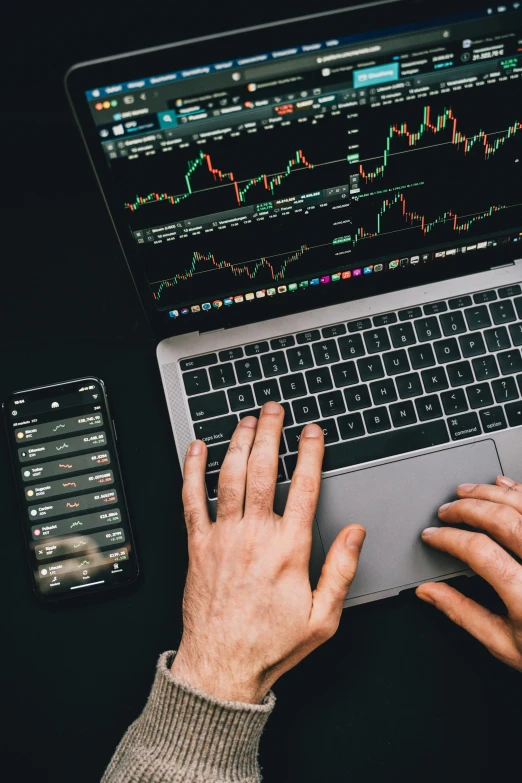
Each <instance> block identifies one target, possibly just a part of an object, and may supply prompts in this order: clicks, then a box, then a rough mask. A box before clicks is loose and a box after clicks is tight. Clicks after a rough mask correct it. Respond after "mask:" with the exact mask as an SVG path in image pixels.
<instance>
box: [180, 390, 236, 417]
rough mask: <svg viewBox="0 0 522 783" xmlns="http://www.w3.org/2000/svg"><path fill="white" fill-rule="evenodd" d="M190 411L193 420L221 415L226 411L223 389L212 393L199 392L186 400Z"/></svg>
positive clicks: (226, 404)
mask: <svg viewBox="0 0 522 783" xmlns="http://www.w3.org/2000/svg"><path fill="white" fill-rule="evenodd" d="M188 403H189V407H190V413H191V415H192V419H193V420H194V421H198V420H199V419H210V418H212V416H222V415H223V414H224V413H228V403H227V398H226V395H225V392H224V391H218V392H213V393H212V394H199V395H198V396H197V397H191V398H190V399H189V401H188Z"/></svg>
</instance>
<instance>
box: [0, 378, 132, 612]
mask: <svg viewBox="0 0 522 783" xmlns="http://www.w3.org/2000/svg"><path fill="white" fill-rule="evenodd" d="M92 381H94V382H95V383H97V384H99V385H100V388H101V389H102V392H103V406H104V413H105V418H106V421H107V426H106V429H108V430H109V432H110V438H111V443H110V448H111V450H112V452H113V455H114V461H113V465H114V467H113V470H115V471H117V472H118V475H119V482H120V487H121V494H122V499H121V503H120V505H122V506H123V509H124V511H125V514H126V522H127V529H128V534H129V544H130V548H131V553H130V557H129V562H130V563H131V565H132V571H131V574H130V576H129V577H128V578H127V579H125V580H124V581H123V582H120V583H118V582H115V583H114V584H109V585H100V586H98V585H96V586H95V587H94V588H93V589H92V590H89V591H88V592H87V593H84V594H82V592H81V591H80V592H73V591H68V592H65V593H58V594H57V595H53V596H51V595H44V594H43V593H41V592H40V590H39V588H38V583H37V581H36V578H35V574H34V564H33V561H32V557H31V544H32V539H31V537H30V535H29V530H28V527H27V524H26V517H25V513H24V512H25V510H26V509H25V506H24V504H23V502H22V494H23V493H22V492H21V488H23V487H22V483H21V482H20V478H19V476H18V473H17V469H18V463H17V460H16V450H15V444H13V440H12V438H11V437H10V436H11V428H10V426H9V423H10V421H11V420H10V419H9V417H8V410H9V408H10V404H11V402H12V401H13V400H15V399H17V398H18V397H22V396H25V397H28V396H29V395H31V399H32V400H38V399H45V398H46V397H50V396H54V395H61V394H68V393H70V392H74V391H76V390H77V386H78V384H86V383H89V382H92ZM42 392H43V393H44V394H43V395H42V396H39V393H42ZM53 392H54V394H53ZM2 409H3V415H4V425H5V429H6V433H7V441H8V444H9V453H10V457H11V466H12V469H13V479H14V483H15V487H16V495H17V502H18V509H19V514H20V523H21V526H22V531H23V536H24V541H25V551H26V555H27V562H28V564H29V570H30V573H31V583H32V589H33V592H34V594H35V596H36V597H37V599H38V600H39V601H43V602H45V603H53V604H54V603H58V602H60V601H71V600H74V601H77V602H81V601H85V599H86V598H88V597H89V596H94V595H98V594H99V593H107V592H108V591H112V590H122V589H124V588H125V587H128V586H130V585H131V584H133V583H134V582H135V581H136V579H137V578H138V576H139V563H138V558H137V555H136V545H135V541H134V535H133V531H132V525H131V520H130V514H129V508H128V505H127V498H126V494H125V487H124V484H123V477H122V473H121V466H120V459H119V454H118V449H117V445H116V444H117V439H116V433H115V430H114V425H113V420H112V416H111V412H110V409H109V404H108V399H107V390H106V388H105V384H104V382H103V381H102V380H101V379H100V378H96V377H95V376H86V377H85V378H76V379H73V380H71V381H63V382H62V383H53V384H49V385H47V386H37V387H34V388H31V389H22V390H20V391H14V392H12V393H11V394H9V395H8V396H7V397H6V398H5V400H4V401H3V403H2ZM108 445H109V444H108Z"/></svg>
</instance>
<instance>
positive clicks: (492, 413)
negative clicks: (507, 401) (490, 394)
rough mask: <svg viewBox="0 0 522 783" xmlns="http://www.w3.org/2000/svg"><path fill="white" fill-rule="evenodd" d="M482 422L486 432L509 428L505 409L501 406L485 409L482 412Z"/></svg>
mask: <svg viewBox="0 0 522 783" xmlns="http://www.w3.org/2000/svg"><path fill="white" fill-rule="evenodd" d="M479 415H480V421H481V422H482V429H483V430H484V432H495V431H496V430H505V429H506V427H507V422H506V417H505V416H504V409H503V408H502V406H501V405H499V406H497V407H495V408H485V409H484V410H482V411H480V413H479Z"/></svg>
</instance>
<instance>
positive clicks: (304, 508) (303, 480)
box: [283, 424, 324, 543]
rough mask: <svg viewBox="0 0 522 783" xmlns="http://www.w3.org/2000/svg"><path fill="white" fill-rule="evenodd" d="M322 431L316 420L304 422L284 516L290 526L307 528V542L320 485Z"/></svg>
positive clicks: (309, 537) (302, 529)
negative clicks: (312, 422)
mask: <svg viewBox="0 0 522 783" xmlns="http://www.w3.org/2000/svg"><path fill="white" fill-rule="evenodd" d="M323 455H324V435H323V431H322V429H321V428H320V427H319V426H318V425H317V424H307V425H306V427H305V428H304V429H303V431H302V433H301V437H300V439H299V453H298V456H297V465H296V467H295V470H294V475H293V476H292V481H291V484H290V490H289V492H288V498H287V501H286V507H285V513H284V516H283V519H284V521H285V523H286V524H287V525H288V526H289V527H293V528H294V529H297V530H298V531H299V534H300V536H301V535H302V534H303V531H304V530H307V531H308V536H305V537H304V539H303V541H306V542H308V543H309V542H310V540H311V535H312V523H313V521H314V517H315V510H316V508H317V502H318V500H319V491H320V489H321V467H322V464H323Z"/></svg>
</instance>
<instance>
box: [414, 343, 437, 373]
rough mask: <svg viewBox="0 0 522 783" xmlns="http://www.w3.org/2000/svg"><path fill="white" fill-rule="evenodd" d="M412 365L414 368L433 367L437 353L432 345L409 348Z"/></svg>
mask: <svg viewBox="0 0 522 783" xmlns="http://www.w3.org/2000/svg"><path fill="white" fill-rule="evenodd" d="M408 354H409V356H410V362H411V366H412V368H413V369H414V370H424V368H425V367H433V365H434V364H435V354H434V353H433V348H432V347H431V345H415V346H414V347H413V348H408Z"/></svg>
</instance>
